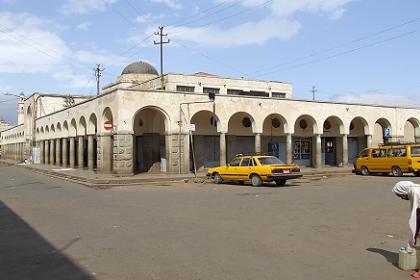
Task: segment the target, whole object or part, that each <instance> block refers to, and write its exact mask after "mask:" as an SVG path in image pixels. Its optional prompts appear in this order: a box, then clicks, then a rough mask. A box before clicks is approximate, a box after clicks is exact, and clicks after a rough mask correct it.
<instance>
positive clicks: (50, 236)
mask: <svg viewBox="0 0 420 280" xmlns="http://www.w3.org/2000/svg"><path fill="white" fill-rule="evenodd" d="M402 179H410V180H413V181H414V182H418V183H420V179H419V178H415V177H410V178H399V179H396V178H392V177H383V176H371V177H361V176H355V175H352V174H349V175H348V176H340V177H331V178H323V179H321V180H319V179H318V180H302V181H300V182H296V183H289V184H288V185H287V186H286V187H274V186H264V187H260V188H253V187H251V186H249V185H245V186H241V185H236V184H224V185H214V184H205V183H203V184H201V183H176V184H165V185H154V186H141V187H135V186H130V187H115V188H111V189H108V190H95V189H91V188H87V187H83V186H80V185H77V184H73V183H69V182H65V181H62V180H59V179H55V178H49V177H47V176H45V175H41V174H37V173H32V172H30V171H28V170H25V169H22V168H17V167H6V166H0V229H1V230H0V252H1V254H0V279H113V280H114V279H183V280H186V279H212V280H214V279H223V280H225V279H240V280H244V279H253V280H254V279H302V280H303V279H305V280H307V279H324V280H329V279H331V280H332V279H381V280H383V279H408V278H409V273H408V272H403V271H400V270H399V269H398V268H397V267H396V266H395V262H396V261H397V254H396V251H397V250H398V248H399V246H400V245H401V244H402V243H403V242H404V241H405V240H406V239H407V236H408V225H407V219H408V214H409V213H408V208H409V205H408V203H407V202H406V201H402V200H400V199H398V198H396V197H394V196H393V195H392V193H391V186H393V184H394V183H395V182H397V181H398V180H402Z"/></svg>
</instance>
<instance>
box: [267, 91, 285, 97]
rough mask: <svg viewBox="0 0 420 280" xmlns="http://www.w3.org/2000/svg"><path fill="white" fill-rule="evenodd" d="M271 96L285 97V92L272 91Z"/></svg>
mask: <svg viewBox="0 0 420 280" xmlns="http://www.w3.org/2000/svg"><path fill="white" fill-rule="evenodd" d="M271 96H272V97H275V98H285V97H286V93H284V92H272V93H271Z"/></svg>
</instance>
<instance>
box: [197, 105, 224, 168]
mask: <svg viewBox="0 0 420 280" xmlns="http://www.w3.org/2000/svg"><path fill="white" fill-rule="evenodd" d="M190 123H191V124H194V125H195V131H194V132H192V134H193V141H192V143H191V149H190V158H191V159H192V158H193V154H192V152H193V149H192V148H194V159H195V165H196V169H197V170H204V169H205V168H210V167H214V166H218V165H220V135H219V130H220V119H219V117H218V116H217V115H216V114H213V112H211V111H209V110H202V111H198V112H196V113H195V114H194V115H193V116H192V117H191V120H190ZM193 164H194V162H193ZM193 164H191V166H190V168H191V170H194V165H193Z"/></svg>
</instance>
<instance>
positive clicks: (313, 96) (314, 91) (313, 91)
mask: <svg viewBox="0 0 420 280" xmlns="http://www.w3.org/2000/svg"><path fill="white" fill-rule="evenodd" d="M317 91H318V90H317V89H316V87H315V86H312V90H311V92H312V100H315V93H316V92H317Z"/></svg>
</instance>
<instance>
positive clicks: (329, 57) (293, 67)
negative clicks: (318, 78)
mask: <svg viewBox="0 0 420 280" xmlns="http://www.w3.org/2000/svg"><path fill="white" fill-rule="evenodd" d="M419 31H420V29H416V30H413V31H410V32H406V33H403V34H400V35H397V36H394V37H390V38H387V39H384V40H381V41H377V42H374V43H371V44H367V45H363V46H360V47H357V48H354V49H351V50H347V51H344V52H341V53H337V54H335V55H330V56H327V57H324V58H320V59H316V60H312V61H308V62H305V63H301V64H297V65H293V66H290V67H286V68H282V69H278V70H274V71H270V72H266V73H263V74H261V75H257V76H256V77H261V76H265V75H268V74H273V73H278V72H283V71H286V70H290V69H295V68H298V67H302V66H306V65H309V64H313V63H316V62H321V61H325V60H330V59H333V58H336V57H339V56H343V55H347V54H350V53H353V52H356V51H359V50H361V49H365V48H369V47H373V46H376V45H380V44H383V43H386V42H389V41H393V40H396V39H399V38H402V37H406V36H409V35H412V34H414V33H417V32H419Z"/></svg>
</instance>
